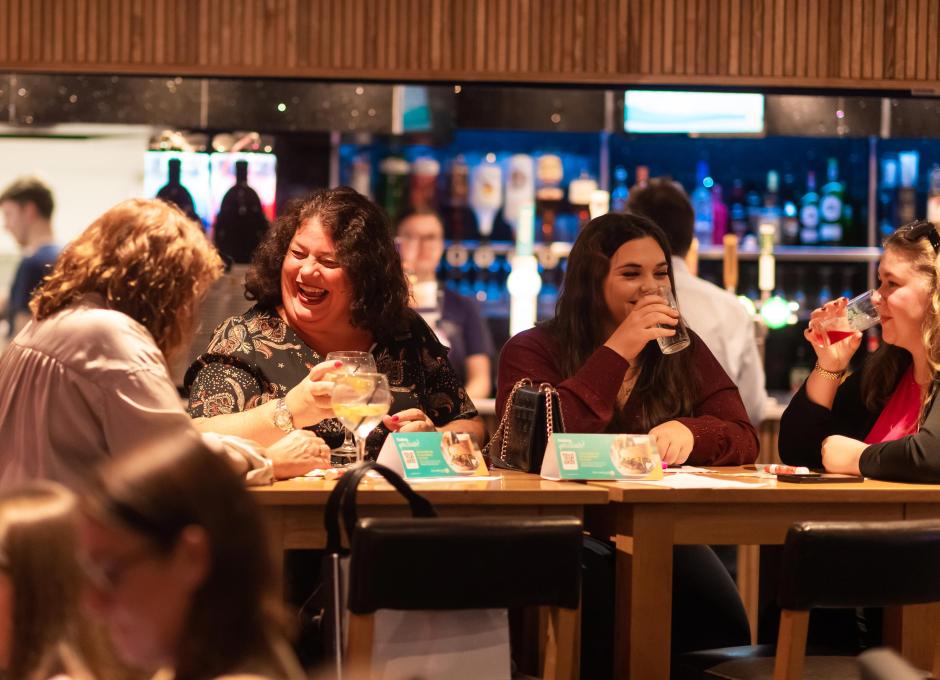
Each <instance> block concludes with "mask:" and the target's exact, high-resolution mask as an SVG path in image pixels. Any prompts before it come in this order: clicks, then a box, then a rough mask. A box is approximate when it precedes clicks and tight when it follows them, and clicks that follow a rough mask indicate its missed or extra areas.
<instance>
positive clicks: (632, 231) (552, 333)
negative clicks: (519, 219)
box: [496, 213, 758, 465]
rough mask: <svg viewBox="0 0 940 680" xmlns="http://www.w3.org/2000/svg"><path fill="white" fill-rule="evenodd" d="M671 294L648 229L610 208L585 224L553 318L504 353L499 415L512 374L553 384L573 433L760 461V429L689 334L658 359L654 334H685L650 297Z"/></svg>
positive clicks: (693, 456) (712, 461)
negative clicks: (647, 440)
mask: <svg viewBox="0 0 940 680" xmlns="http://www.w3.org/2000/svg"><path fill="white" fill-rule="evenodd" d="M661 286H662V287H666V288H668V289H673V290H674V286H673V276H672V265H671V259H670V255H669V244H668V242H667V240H666V237H665V235H664V234H663V232H662V230H661V229H660V228H659V227H657V226H656V225H655V224H653V222H651V221H650V220H648V219H646V218H645V217H640V216H638V215H633V214H614V213H610V214H607V215H603V216H601V217H598V218H595V219H593V220H591V222H590V223H589V224H588V225H587V226H586V227H585V229H584V231H582V232H581V234H580V236H578V240H577V241H576V242H575V244H574V246H573V247H572V249H571V255H570V256H569V258H568V270H567V274H566V275H565V284H564V288H563V291H562V293H561V296H560V297H559V299H558V306H557V312H556V315H555V318H554V319H552V320H551V321H548V322H546V323H544V324H541V325H539V326H537V327H536V328H533V329H531V330H529V331H525V332H523V333H520V334H519V335H517V336H515V337H513V338H512V339H511V340H510V341H509V342H508V343H507V344H506V346H505V347H504V348H503V351H502V355H501V356H500V363H499V379H498V390H497V399H496V408H497V413H502V410H503V409H504V408H505V405H506V401H507V398H508V396H509V393H510V392H511V390H512V387H513V385H514V384H515V383H516V381H518V380H519V379H521V378H529V379H531V380H532V381H533V382H535V383H536V384H538V383H540V382H547V383H551V384H552V385H554V386H555V387H556V388H557V389H558V393H559V396H560V398H561V408H562V413H563V414H564V418H565V425H566V427H567V429H568V430H569V431H570V432H611V433H616V432H622V433H645V432H649V433H650V434H651V435H653V436H654V437H655V439H656V445H657V447H658V448H659V451H660V454H661V455H662V457H663V461H664V462H667V463H669V464H673V465H680V464H683V463H686V462H688V463H691V464H693V465H739V464H743V463H751V462H753V461H754V460H755V459H756V458H757V450H758V440H757V433H756V432H755V430H754V427H753V426H752V425H751V423H750V421H749V419H748V416H747V412H746V411H745V410H744V405H743V403H742V402H741V396H740V394H739V393H738V388H737V387H736V386H735V385H734V383H733V382H731V379H730V378H728V376H727V374H726V373H725V372H724V370H722V368H721V366H720V364H719V363H718V361H717V360H716V359H715V357H714V356H713V355H712V353H711V352H709V351H708V348H707V347H706V346H705V344H704V343H703V342H702V341H701V339H700V338H699V337H698V336H697V335H695V333H693V332H692V331H691V330H688V331H687V332H688V335H689V337H690V339H691V346H690V347H688V348H687V349H684V350H682V351H677V352H675V353H671V354H664V353H663V351H662V350H660V347H659V344H658V343H657V342H654V340H657V339H666V340H667V342H668V340H670V339H672V338H673V337H674V336H675V335H676V333H677V329H678V330H680V331H683V330H686V329H684V324H683V322H682V321H681V319H680V318H679V313H678V312H677V311H676V310H674V309H672V308H671V307H670V306H669V305H668V304H667V300H666V299H665V298H664V297H662V296H660V295H659V294H656V293H655V292H654V291H655V290H656V289H657V288H659V287H661Z"/></svg>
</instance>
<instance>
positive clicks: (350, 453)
mask: <svg viewBox="0 0 940 680" xmlns="http://www.w3.org/2000/svg"><path fill="white" fill-rule="evenodd" d="M326 360H327V361H342V362H343V365H342V367H340V368H338V369H335V370H332V371H329V372H328V373H327V374H326V376H325V379H326V380H331V381H335V380H336V378H338V377H339V376H341V375H345V374H355V373H359V372H360V371H362V372H363V373H375V371H376V367H375V359H374V358H373V357H372V354H371V353H370V352H357V351H353V350H344V351H341V352H330V353H329V354H327V355H326ZM330 453H332V454H333V455H334V456H336V457H338V458H340V459H343V460H347V461H348V460H349V459H351V458H353V457H355V455H356V444H355V442H353V438H352V433H351V432H350V431H349V429H348V428H347V429H346V432H345V433H344V436H343V443H342V444H340V445H339V446H337V447H336V448H335V449H333V450H332V451H330Z"/></svg>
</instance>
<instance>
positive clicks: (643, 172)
mask: <svg viewBox="0 0 940 680" xmlns="http://www.w3.org/2000/svg"><path fill="white" fill-rule="evenodd" d="M635 179H636V181H635V182H634V183H633V186H632V187H630V191H634V190H636V189H643V188H644V187H646V185H647V184H649V183H650V169H649V166H646V165H638V166H636V176H635Z"/></svg>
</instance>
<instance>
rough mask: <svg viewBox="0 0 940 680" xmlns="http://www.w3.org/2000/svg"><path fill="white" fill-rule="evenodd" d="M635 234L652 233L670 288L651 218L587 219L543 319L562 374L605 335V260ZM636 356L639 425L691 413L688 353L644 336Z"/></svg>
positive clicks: (694, 388)
mask: <svg viewBox="0 0 940 680" xmlns="http://www.w3.org/2000/svg"><path fill="white" fill-rule="evenodd" d="M638 238H652V239H653V240H654V241H656V243H657V244H658V245H659V247H660V248H661V249H662V251H663V255H664V256H665V258H666V263H667V265H668V273H669V285H670V286H671V287H672V290H673V293H675V290H676V284H675V279H674V277H673V271H672V259H671V254H670V251H669V242H668V241H667V240H666V235H665V234H664V233H663V231H662V230H661V229H660V228H659V227H657V226H656V225H655V224H654V223H653V222H652V221H651V220H649V219H647V218H646V217H642V216H640V215H635V214H632V213H625V214H618V213H608V214H606V215H602V216H600V217H596V218H594V219H593V220H591V221H590V222H589V223H588V225H587V226H586V227H585V228H584V230H583V231H582V232H581V234H580V235H579V236H578V239H577V241H575V243H574V246H573V247H572V248H571V254H570V255H569V256H568V270H567V272H566V274H565V281H564V287H563V288H562V292H561V295H560V296H559V298H558V303H557V305H556V307H555V318H554V319H552V320H551V321H548V322H546V324H545V327H546V329H547V330H548V331H549V332H550V333H551V334H552V335H553V336H554V338H555V341H556V342H557V344H558V346H559V347H562V348H564V350H563V351H562V352H561V355H560V357H559V362H560V366H561V372H562V376H563V377H564V378H568V377H570V376H572V375H574V373H575V372H577V371H578V369H580V368H581V366H583V365H584V362H586V361H587V359H588V357H590V356H591V354H593V353H594V351H595V350H596V349H597V348H598V347H600V346H601V345H602V344H603V343H604V342H605V341H606V340H607V333H608V330H607V329H608V325H607V322H608V320H609V319H610V310H609V309H608V308H607V303H606V301H605V300H604V280H605V279H606V278H607V274H608V272H609V271H610V260H611V258H612V257H613V256H614V253H616V252H617V250H618V249H619V248H620V246H622V245H623V244H624V243H627V242H628V241H632V240H634V239H638ZM676 297H677V299H678V296H676ZM680 304H681V301H680ZM680 323H682V324H684V322H683V321H680ZM638 360H639V364H640V367H641V370H640V373H639V375H638V376H637V380H636V384H635V385H634V387H633V392H634V393H635V394H636V396H637V397H638V403H640V404H641V415H640V418H641V422H642V425H643V427H644V428H645V429H647V430H648V429H650V428H652V427H655V426H656V425H659V424H660V423H663V422H665V421H667V420H671V419H672V418H677V417H681V416H689V415H691V414H692V407H693V404H694V403H695V395H696V393H697V392H698V390H699V385H698V384H697V378H696V376H697V373H696V372H695V370H694V366H693V362H692V353H691V352H677V353H675V354H670V355H665V354H663V353H662V352H661V351H660V350H659V346H658V345H657V344H656V343H655V342H650V343H648V344H647V345H646V347H644V348H643V350H642V351H641V352H640V355H639V357H638Z"/></svg>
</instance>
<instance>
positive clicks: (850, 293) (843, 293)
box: [839, 267, 855, 300]
mask: <svg viewBox="0 0 940 680" xmlns="http://www.w3.org/2000/svg"><path fill="white" fill-rule="evenodd" d="M853 273H854V272H853V271H852V269H851V268H850V267H845V268H844V269H842V272H841V275H842V286H841V289H840V290H839V297H844V298H845V299H846V300H851V299H852V298H853V297H855V291H854V288H853V285H852V275H853Z"/></svg>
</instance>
